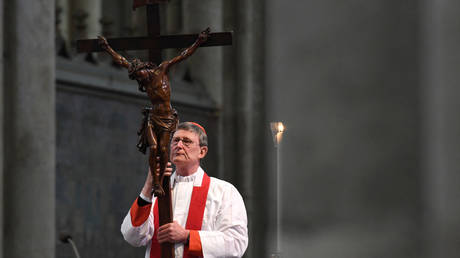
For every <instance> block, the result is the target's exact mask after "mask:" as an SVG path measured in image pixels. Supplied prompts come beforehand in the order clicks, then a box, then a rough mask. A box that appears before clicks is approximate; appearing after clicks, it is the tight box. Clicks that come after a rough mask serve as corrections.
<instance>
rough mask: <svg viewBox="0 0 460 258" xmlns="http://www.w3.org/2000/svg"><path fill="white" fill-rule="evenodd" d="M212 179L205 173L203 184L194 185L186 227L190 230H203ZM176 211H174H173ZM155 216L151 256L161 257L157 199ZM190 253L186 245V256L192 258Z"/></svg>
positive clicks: (154, 257)
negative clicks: (158, 237)
mask: <svg viewBox="0 0 460 258" xmlns="http://www.w3.org/2000/svg"><path fill="white" fill-rule="evenodd" d="M210 182H211V179H210V178H209V176H208V175H207V174H206V173H204V174H203V180H202V181H201V186H194V187H193V191H192V198H191V200H190V205H189V209H188V216H187V223H186V225H185V229H189V230H201V225H202V224H203V216H204V208H205V207H206V198H207V197H208V190H209V183H210ZM173 213H174V211H173ZM153 217H154V225H155V234H153V238H152V245H151V246H150V258H159V257H161V246H160V243H158V240H157V231H158V227H159V221H158V202H157V201H156V200H155V205H154V206H153ZM192 257H196V256H192V255H190V254H189V253H188V247H187V246H185V247H184V258H192Z"/></svg>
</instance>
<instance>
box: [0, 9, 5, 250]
mask: <svg viewBox="0 0 460 258" xmlns="http://www.w3.org/2000/svg"><path fill="white" fill-rule="evenodd" d="M0 17H3V0H0ZM0 35H1V36H0V53H3V41H4V37H3V35H4V34H3V19H0ZM0 85H1V87H0V103H2V104H0V200H4V199H3V192H4V189H5V188H4V185H3V178H4V175H5V171H4V170H3V168H4V162H5V160H4V157H5V152H4V147H5V146H4V144H5V143H4V141H3V139H4V133H3V129H4V128H5V124H4V123H5V118H4V113H3V112H4V103H5V102H4V93H3V92H4V90H5V86H6V84H5V83H4V81H3V54H2V55H0ZM3 218H4V216H3V205H0V258H3Z"/></svg>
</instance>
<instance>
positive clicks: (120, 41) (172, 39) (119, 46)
mask: <svg viewBox="0 0 460 258" xmlns="http://www.w3.org/2000/svg"><path fill="white" fill-rule="evenodd" d="M167 1H168V0H134V4H133V8H138V7H140V6H142V5H147V6H146V7H147V29H148V36H147V37H131V38H114V39H107V41H108V42H109V45H110V46H111V47H112V48H113V49H114V50H147V49H148V50H149V61H151V62H154V63H156V64H160V63H161V61H162V59H161V50H162V49H166V48H186V47H188V46H190V45H192V44H193V42H195V40H196V39H197V38H198V34H188V35H160V19H159V17H160V16H159V6H158V3H159V2H160V3H161V2H167ZM227 45H232V33H231V32H218V33H210V34H209V38H208V40H207V41H206V42H205V43H203V44H202V45H201V46H200V47H211V46H227ZM100 51H103V50H102V49H101V48H100V47H99V44H98V40H97V39H83V40H77V52H79V53H84V52H87V53H89V52H100Z"/></svg>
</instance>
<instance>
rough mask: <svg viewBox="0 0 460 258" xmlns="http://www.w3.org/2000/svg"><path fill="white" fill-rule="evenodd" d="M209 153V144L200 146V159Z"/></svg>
mask: <svg viewBox="0 0 460 258" xmlns="http://www.w3.org/2000/svg"><path fill="white" fill-rule="evenodd" d="M207 153H208V146H201V147H200V159H202V158H204V156H206V154H207Z"/></svg>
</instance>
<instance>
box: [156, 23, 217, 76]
mask: <svg viewBox="0 0 460 258" xmlns="http://www.w3.org/2000/svg"><path fill="white" fill-rule="evenodd" d="M210 32H211V29H210V28H207V29H205V30H204V31H202V32H201V33H200V34H199V35H198V39H197V40H196V41H195V43H193V44H192V45H191V46H190V47H188V48H186V49H185V50H184V51H182V53H181V54H180V55H178V56H176V57H174V58H173V59H171V60H169V61H165V62H163V63H162V65H163V66H165V68H166V69H169V67H170V66H171V65H174V64H176V63H179V62H181V61H183V60H184V59H186V58H187V57H189V56H191V55H192V54H193V53H194V52H195V50H196V49H197V48H198V47H199V46H200V45H201V44H202V43H204V42H206V41H207V40H208V36H209V33H210Z"/></svg>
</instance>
